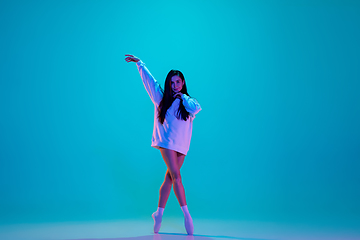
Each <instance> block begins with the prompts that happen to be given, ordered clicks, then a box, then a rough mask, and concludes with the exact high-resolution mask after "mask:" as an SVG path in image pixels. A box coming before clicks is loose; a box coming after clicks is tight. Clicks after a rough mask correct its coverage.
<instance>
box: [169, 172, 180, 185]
mask: <svg viewBox="0 0 360 240" xmlns="http://www.w3.org/2000/svg"><path fill="white" fill-rule="evenodd" d="M171 181H172V183H173V184H178V183H180V182H181V176H180V173H173V174H171Z"/></svg>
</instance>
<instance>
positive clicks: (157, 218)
mask: <svg viewBox="0 0 360 240" xmlns="http://www.w3.org/2000/svg"><path fill="white" fill-rule="evenodd" d="M151 216H152V218H153V219H154V233H158V232H159V230H160V227H161V220H162V216H158V212H154V213H153V214H152V215H151Z"/></svg>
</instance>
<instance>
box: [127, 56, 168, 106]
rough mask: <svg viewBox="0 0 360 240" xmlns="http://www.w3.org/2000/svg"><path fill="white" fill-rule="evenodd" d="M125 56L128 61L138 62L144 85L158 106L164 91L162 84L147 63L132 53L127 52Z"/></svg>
mask: <svg viewBox="0 0 360 240" xmlns="http://www.w3.org/2000/svg"><path fill="white" fill-rule="evenodd" d="M125 56H126V58H125V61H126V62H136V65H137V67H138V70H139V73H140V76H141V79H142V81H143V84H144V87H145V89H146V91H147V93H148V94H149V96H150V98H151V101H152V102H153V103H154V104H155V105H156V106H158V105H159V104H160V102H161V100H162V97H163V92H162V90H161V87H160V84H159V83H158V82H157V81H156V80H155V78H154V77H153V76H152V75H151V73H150V71H149V70H148V69H147V67H146V66H145V63H143V62H142V61H141V60H140V58H138V57H135V56H134V55H131V54H126V55H125Z"/></svg>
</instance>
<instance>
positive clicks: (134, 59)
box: [125, 54, 140, 62]
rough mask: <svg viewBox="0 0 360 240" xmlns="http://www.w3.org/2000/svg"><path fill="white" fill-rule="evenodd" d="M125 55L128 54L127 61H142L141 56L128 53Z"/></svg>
mask: <svg viewBox="0 0 360 240" xmlns="http://www.w3.org/2000/svg"><path fill="white" fill-rule="evenodd" d="M125 56H126V58H125V61H127V62H138V61H140V58H137V57H135V56H134V55H131V54H126V55H125Z"/></svg>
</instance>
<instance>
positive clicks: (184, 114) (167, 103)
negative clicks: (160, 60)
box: [158, 70, 189, 124]
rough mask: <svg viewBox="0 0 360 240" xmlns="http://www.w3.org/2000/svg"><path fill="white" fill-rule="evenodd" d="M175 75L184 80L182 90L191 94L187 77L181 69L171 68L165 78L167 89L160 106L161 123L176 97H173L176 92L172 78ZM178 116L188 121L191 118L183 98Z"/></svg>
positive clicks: (159, 116) (159, 117)
mask: <svg viewBox="0 0 360 240" xmlns="http://www.w3.org/2000/svg"><path fill="white" fill-rule="evenodd" d="M175 75H177V76H179V77H180V78H181V80H182V81H183V82H184V85H183V87H182V89H181V91H180V92H181V93H183V94H186V95H188V96H189V94H188V92H187V88H186V82H185V78H184V75H183V74H182V72H180V71H179V70H170V72H169V73H168V75H167V76H166V79H165V90H164V94H163V98H162V100H161V102H160V104H159V108H158V112H159V113H158V119H159V121H160V122H161V124H163V123H164V120H165V116H166V112H167V110H168V109H169V108H170V107H171V105H172V104H173V102H174V100H175V98H174V97H173V94H174V92H173V90H172V88H171V78H172V77H173V76H175ZM176 118H177V119H182V120H184V121H186V120H187V119H188V118H189V112H188V111H186V109H185V107H184V104H183V100H182V99H180V105H179V109H178V111H177V114H176Z"/></svg>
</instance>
